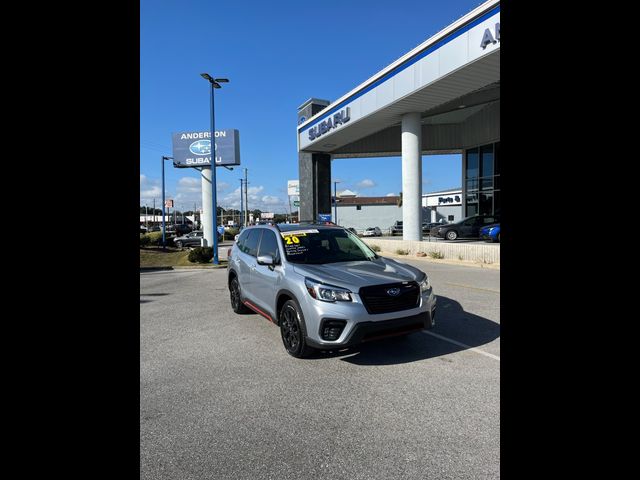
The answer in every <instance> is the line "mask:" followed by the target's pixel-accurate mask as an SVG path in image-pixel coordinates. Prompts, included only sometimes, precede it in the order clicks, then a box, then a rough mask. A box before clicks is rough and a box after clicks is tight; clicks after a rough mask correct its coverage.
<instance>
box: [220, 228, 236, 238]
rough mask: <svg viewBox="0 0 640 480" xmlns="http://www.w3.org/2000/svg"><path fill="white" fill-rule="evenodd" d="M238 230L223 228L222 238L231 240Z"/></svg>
mask: <svg viewBox="0 0 640 480" xmlns="http://www.w3.org/2000/svg"><path fill="white" fill-rule="evenodd" d="M239 231H240V230H239V229H237V228H230V229H229V230H225V231H224V236H223V240H233V239H234V238H236V235H237V234H238V232H239Z"/></svg>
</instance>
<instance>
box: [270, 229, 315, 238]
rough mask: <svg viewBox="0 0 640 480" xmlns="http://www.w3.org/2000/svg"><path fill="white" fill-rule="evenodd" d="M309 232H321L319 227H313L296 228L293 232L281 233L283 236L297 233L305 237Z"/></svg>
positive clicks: (298, 235)
mask: <svg viewBox="0 0 640 480" xmlns="http://www.w3.org/2000/svg"><path fill="white" fill-rule="evenodd" d="M307 233H320V232H319V231H318V230H317V229H315V228H312V229H309V230H294V231H291V232H281V233H280V235H282V238H286V237H288V236H291V235H295V236H296V237H305V236H306V235H307Z"/></svg>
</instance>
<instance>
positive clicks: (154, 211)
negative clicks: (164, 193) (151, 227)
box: [153, 198, 156, 223]
mask: <svg viewBox="0 0 640 480" xmlns="http://www.w3.org/2000/svg"><path fill="white" fill-rule="evenodd" d="M153 223H156V199H155V198H154V199H153Z"/></svg>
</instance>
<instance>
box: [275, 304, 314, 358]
mask: <svg viewBox="0 0 640 480" xmlns="http://www.w3.org/2000/svg"><path fill="white" fill-rule="evenodd" d="M280 334H281V335H282V343H283V344H284V348H285V350H286V351H287V353H288V354H289V355H291V356H293V357H296V358H306V357H308V356H310V355H311V354H312V353H313V352H314V349H313V348H311V347H310V346H309V345H307V340H306V339H307V332H306V330H305V328H304V320H303V318H302V312H301V311H300V307H298V304H297V303H296V302H294V301H293V300H287V301H286V302H285V304H284V305H283V306H282V310H280Z"/></svg>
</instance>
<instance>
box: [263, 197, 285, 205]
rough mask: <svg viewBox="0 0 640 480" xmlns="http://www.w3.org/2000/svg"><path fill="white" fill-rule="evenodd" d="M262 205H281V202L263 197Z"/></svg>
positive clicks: (278, 199) (275, 198)
mask: <svg viewBox="0 0 640 480" xmlns="http://www.w3.org/2000/svg"><path fill="white" fill-rule="evenodd" d="M262 203H264V204H265V205H280V204H282V203H283V201H282V199H280V198H278V197H274V196H272V195H265V196H264V197H262Z"/></svg>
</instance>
